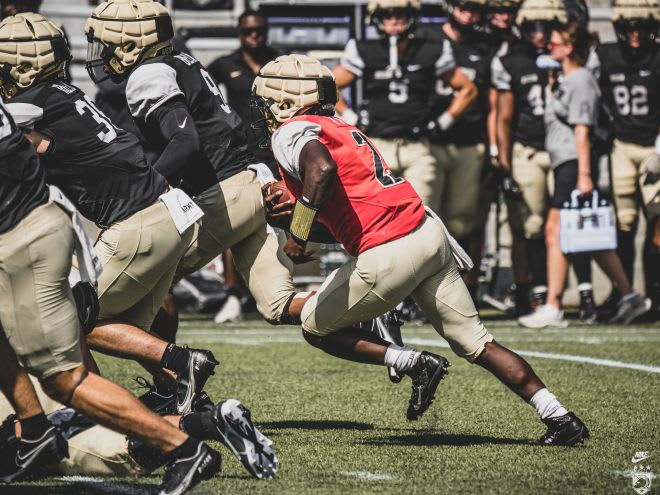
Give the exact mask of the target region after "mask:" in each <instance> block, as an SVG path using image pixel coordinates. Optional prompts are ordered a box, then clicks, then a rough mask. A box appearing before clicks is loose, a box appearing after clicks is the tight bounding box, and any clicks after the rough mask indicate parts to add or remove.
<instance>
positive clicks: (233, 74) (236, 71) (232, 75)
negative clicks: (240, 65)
mask: <svg viewBox="0 0 660 495" xmlns="http://www.w3.org/2000/svg"><path fill="white" fill-rule="evenodd" d="M240 75H241V71H240V70H235V71H232V72H230V73H229V77H231V78H232V79H235V78H237V77H238V76H240Z"/></svg>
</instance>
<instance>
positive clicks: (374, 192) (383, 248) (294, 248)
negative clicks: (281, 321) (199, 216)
mask: <svg viewBox="0 0 660 495" xmlns="http://www.w3.org/2000/svg"><path fill="white" fill-rule="evenodd" d="M253 91H254V95H255V105H256V106H257V107H258V108H259V109H260V111H261V113H262V114H263V115H264V117H265V119H264V121H263V122H264V125H265V128H266V129H267V132H268V133H269V134H272V138H271V144H272V148H273V153H274V155H275V158H276V159H277V161H278V163H279V165H280V168H281V171H282V176H283V177H284V180H285V182H286V185H287V187H288V189H289V191H290V193H291V195H292V197H295V202H286V201H282V202H279V199H280V198H279V196H281V194H282V192H275V193H273V194H268V195H266V196H265V198H264V202H265V206H266V210H267V215H268V220H269V222H272V223H273V224H274V225H277V226H279V227H283V228H286V230H288V231H289V232H290V233H291V235H290V237H289V239H288V241H287V243H286V245H285V247H284V252H285V253H286V254H287V256H289V257H290V258H291V259H292V260H293V261H294V262H295V263H304V262H306V261H308V260H309V253H308V252H307V242H306V240H307V239H308V237H309V235H310V232H311V231H312V229H313V228H314V226H315V223H317V222H318V223H320V224H323V225H324V226H325V227H327V228H328V230H330V232H331V233H332V234H333V235H334V237H335V238H336V239H337V240H338V241H339V242H341V243H342V244H343V245H344V246H345V248H346V250H347V251H348V252H349V253H350V254H351V255H353V256H354V257H355V258H354V259H353V260H352V261H351V262H349V263H347V264H346V265H344V266H342V267H340V268H339V269H337V270H335V271H334V272H333V273H332V274H331V275H330V276H329V277H328V278H327V279H326V281H325V282H324V284H323V285H322V286H321V288H320V289H319V290H318V292H317V293H316V294H315V295H314V296H312V297H311V298H310V299H309V300H308V301H307V302H306V303H305V305H304V307H303V310H302V327H303V335H304V337H305V339H306V340H307V341H308V342H309V343H310V344H312V345H314V346H315V347H318V348H320V349H322V350H324V351H325V352H327V353H329V354H332V355H334V356H337V357H341V358H343V359H348V360H351V361H358V362H362V363H369V364H379V365H383V364H386V365H388V366H392V367H393V368H394V369H396V370H397V371H401V372H405V373H407V374H408V375H409V376H410V377H411V378H412V380H413V392H412V398H411V400H410V405H409V408H408V414H407V416H408V418H409V419H417V418H418V417H419V416H420V415H421V414H422V413H424V411H426V409H427V408H428V407H429V405H430V404H431V402H432V400H433V397H434V393H435V390H436V388H437V386H438V383H439V382H440V380H441V379H442V378H443V377H444V376H445V374H446V371H447V370H446V368H447V366H448V364H449V363H448V362H447V360H446V359H445V358H443V357H441V356H437V355H434V354H431V353H428V352H418V351H416V350H414V349H410V348H408V347H405V346H397V345H388V343H387V342H385V341H383V340H381V339H379V338H377V337H376V336H375V335H374V334H369V333H366V332H361V331H360V330H358V329H356V327H355V326H356V324H357V323H358V322H360V321H364V320H367V319H370V318H373V317H374V316H377V315H379V314H381V313H383V312H385V311H387V310H388V309H391V308H393V307H394V306H396V305H397V304H398V303H399V302H400V301H401V300H403V299H404V298H405V297H407V296H409V295H412V297H413V299H414V300H415V302H417V304H418V305H419V306H420V307H421V308H422V310H423V311H424V312H425V313H426V315H427V316H428V317H429V319H430V320H431V323H432V324H433V326H434V328H435V329H436V331H437V332H438V333H439V334H440V335H442V336H443V337H444V338H446V339H447V341H448V342H449V345H450V346H451V348H452V350H453V351H454V352H455V353H456V354H458V355H459V356H461V357H464V358H465V359H467V360H468V361H470V362H474V363H477V364H479V365H480V366H482V367H484V368H486V369H487V370H489V371H491V372H492V373H493V374H494V375H495V376H497V377H498V378H499V379H500V380H501V381H502V382H503V383H505V384H506V385H507V386H508V387H509V388H511V389H512V390H513V391H514V392H516V393H517V394H518V395H519V396H520V397H521V398H523V399H524V400H526V401H528V402H530V404H531V405H532V406H533V407H534V408H535V409H536V410H537V412H538V413H539V415H540V416H541V418H542V419H543V421H544V422H545V424H546V425H547V426H548V431H547V433H546V434H545V435H544V436H543V437H542V439H541V443H543V444H546V445H550V444H554V445H574V444H576V443H578V442H581V441H582V440H584V439H586V438H588V436H589V432H588V430H587V427H586V426H585V425H584V424H583V423H582V421H580V420H579V419H578V418H577V417H576V416H575V415H574V414H572V413H569V412H568V411H567V410H566V409H565V408H564V407H563V406H562V405H561V404H560V403H559V401H558V400H557V398H556V397H555V396H554V395H553V394H551V393H550V392H549V391H548V389H547V388H545V385H544V384H543V383H542V382H541V380H540V379H539V378H538V377H537V376H536V374H535V373H534V371H533V370H532V368H531V367H530V366H529V364H528V363H527V362H525V360H523V359H522V358H521V357H520V356H518V355H517V354H515V353H513V352H511V351H510V350H508V349H506V348H504V347H502V346H501V345H499V344H498V343H496V342H495V341H494V340H493V336H492V335H491V334H490V333H489V332H488V330H486V328H485V327H484V325H483V324H482V322H481V321H480V319H479V316H478V314H477V310H476V309H475V307H474V304H473V302H472V299H471V297H470V294H469V292H468V290H467V288H466V287H465V283H464V282H463V280H462V279H461V276H460V273H459V267H460V268H464V269H465V268H470V267H471V265H472V263H471V262H470V260H469V259H468V258H467V256H466V255H465V253H464V252H463V251H462V249H461V248H460V247H459V246H458V244H457V243H456V241H455V240H454V239H453V238H452V237H451V236H449V234H448V233H447V231H446V229H445V227H444V225H443V223H442V222H441V221H440V219H439V218H438V217H436V216H435V215H432V214H430V213H429V212H427V211H425V209H424V207H423V205H422V201H421V199H420V198H419V196H418V195H417V194H416V193H415V191H414V189H413V188H412V187H411V186H410V183H408V182H407V181H405V180H404V179H400V178H398V179H395V178H394V177H392V175H391V173H390V170H389V168H388V166H387V164H386V163H385V162H384V161H383V159H382V156H381V155H380V153H379V152H378V150H377V149H376V148H375V147H374V146H373V144H372V143H371V141H369V139H367V137H366V136H365V135H364V134H362V133H361V132H360V131H359V130H358V129H357V128H355V127H354V126H352V125H349V124H347V123H346V122H344V121H342V120H340V119H338V118H335V117H333V114H334V104H335V102H336V98H337V90H336V86H335V82H334V77H333V76H332V73H331V72H330V71H329V70H328V69H327V68H326V67H324V66H322V65H321V64H320V62H318V61H317V60H316V59H314V58H310V57H306V56H302V55H285V56H282V57H278V58H277V59H276V60H275V61H273V62H269V63H268V64H267V65H265V66H264V67H263V68H262V69H261V71H260V73H259V76H257V78H256V79H255V83H254V86H253Z"/></svg>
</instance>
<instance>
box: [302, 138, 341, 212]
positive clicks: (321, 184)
mask: <svg viewBox="0 0 660 495" xmlns="http://www.w3.org/2000/svg"><path fill="white" fill-rule="evenodd" d="M300 169H301V172H302V174H303V178H304V180H303V191H302V192H303V196H304V198H305V200H306V201H307V202H308V203H309V204H311V205H313V206H315V207H317V208H321V207H322V206H323V205H324V204H325V202H326V200H327V199H328V197H329V196H330V193H331V191H332V186H333V184H334V181H335V177H336V175H337V164H336V163H335V161H334V160H333V159H332V156H330V153H329V152H328V149H327V148H326V147H325V146H323V144H321V143H320V142H319V141H317V140H314V141H310V142H308V143H307V144H306V145H305V146H304V147H303V149H302V151H301V153H300Z"/></svg>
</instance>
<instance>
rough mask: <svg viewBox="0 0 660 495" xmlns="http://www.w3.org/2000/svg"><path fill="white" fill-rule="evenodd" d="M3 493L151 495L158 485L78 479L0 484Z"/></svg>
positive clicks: (10, 494)
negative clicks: (14, 484) (36, 483)
mask: <svg viewBox="0 0 660 495" xmlns="http://www.w3.org/2000/svg"><path fill="white" fill-rule="evenodd" d="M0 487H1V489H0V493H2V495H72V494H75V495H99V494H113V495H116V494H130V495H151V494H153V493H155V492H156V490H157V488H158V485H155V484H134V483H125V482H121V481H114V480H112V479H108V480H101V479H99V481H76V482H73V483H67V484H62V485H58V486H43V485H42V486H35V485H24V486H11V485H9V486H3V485H0Z"/></svg>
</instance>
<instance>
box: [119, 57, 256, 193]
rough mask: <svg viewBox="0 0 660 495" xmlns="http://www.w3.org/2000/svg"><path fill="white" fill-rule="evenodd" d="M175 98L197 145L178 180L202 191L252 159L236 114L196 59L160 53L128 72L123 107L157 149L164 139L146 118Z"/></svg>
mask: <svg viewBox="0 0 660 495" xmlns="http://www.w3.org/2000/svg"><path fill="white" fill-rule="evenodd" d="M175 98H178V99H180V100H181V101H184V102H185V104H186V106H187V107H188V112H189V113H190V115H191V116H192V118H193V121H194V124H195V128H196V130H197V134H198V135H199V139H200V143H201V150H200V151H199V153H197V155H195V156H194V157H193V158H191V159H190V163H186V164H185V166H184V167H182V169H181V179H182V180H183V182H184V183H187V184H190V185H191V186H192V187H191V190H197V191H199V190H204V189H207V188H208V187H210V186H211V185H213V184H217V183H218V182H219V181H222V180H224V179H227V178H229V177H232V176H233V175H236V174H237V173H238V172H240V171H242V170H245V169H246V167H247V166H248V165H249V164H251V163H254V161H255V160H254V156H253V155H252V153H251V152H250V150H249V146H248V140H247V133H246V130H245V127H244V126H243V122H242V121H241V118H240V117H239V116H238V114H237V113H236V112H235V111H234V110H232V109H231V107H230V106H229V105H227V104H226V103H225V101H224V100H223V99H222V95H221V94H220V90H219V89H218V85H217V83H216V81H215V80H214V79H213V77H211V75H210V74H209V73H208V72H207V70H206V69H205V68H204V66H202V64H200V63H199V62H198V61H197V60H196V59H194V58H193V57H191V56H190V55H188V54H185V53H179V54H176V55H162V56H159V57H155V58H152V59H149V60H147V61H146V62H144V63H143V64H142V65H140V66H139V67H138V68H137V69H135V70H134V71H133V72H132V73H131V75H130V76H129V79H128V85H127V86H126V99H127V101H128V108H129V109H130V111H131V114H132V115H133V118H134V119H135V120H136V122H137V123H138V126H139V127H140V128H141V129H142V130H143V132H144V135H145V138H146V139H147V140H148V141H150V142H151V141H153V142H154V143H155V145H156V147H157V148H159V149H160V151H162V150H163V149H164V148H165V147H166V146H167V144H168V143H167V142H165V140H164V139H163V137H162V135H161V132H160V127H159V125H158V122H157V121H156V119H150V118H149V117H150V115H151V113H152V112H153V111H154V110H156V109H157V108H158V107H160V106H161V105H163V104H164V103H166V102H168V101H170V100H173V99H175ZM183 124H184V125H185V123H183ZM209 181H210V182H209Z"/></svg>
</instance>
